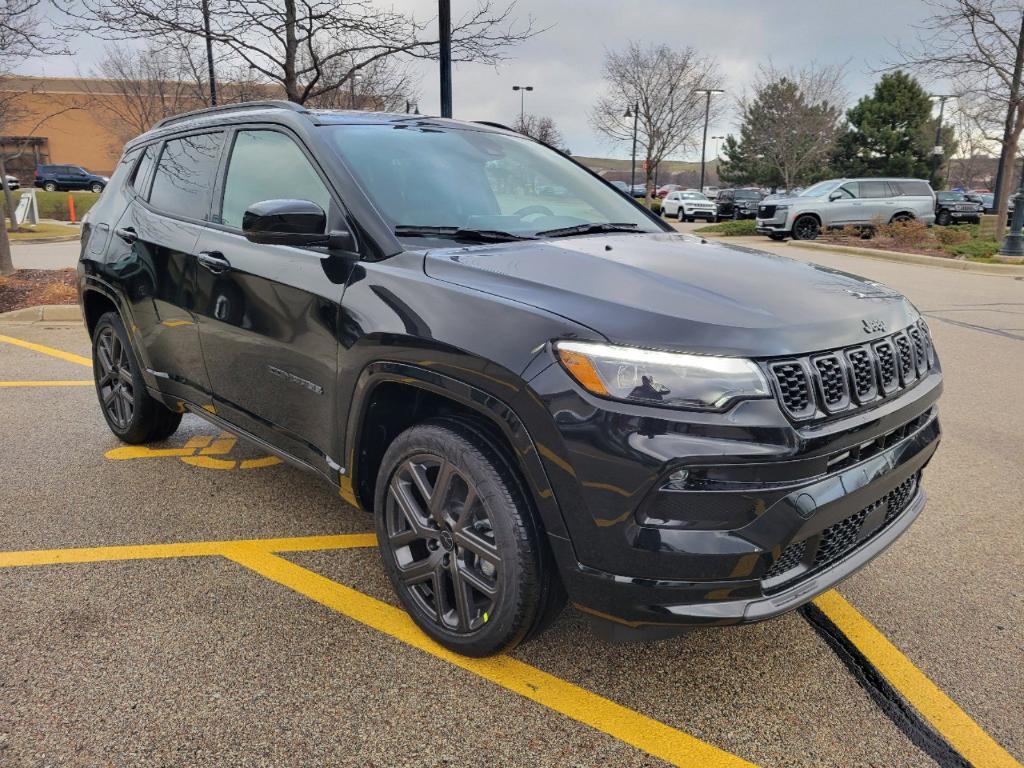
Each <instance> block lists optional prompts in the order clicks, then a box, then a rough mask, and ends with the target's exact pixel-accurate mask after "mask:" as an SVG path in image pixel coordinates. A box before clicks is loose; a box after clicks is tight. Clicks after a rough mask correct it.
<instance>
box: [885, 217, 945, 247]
mask: <svg viewBox="0 0 1024 768" xmlns="http://www.w3.org/2000/svg"><path fill="white" fill-rule="evenodd" d="M875 231H876V232H877V233H878V236H879V237H882V238H885V239H887V240H891V241H892V242H893V245H895V246H896V247H898V248H928V247H932V246H934V243H935V241H934V238H933V237H932V233H931V231H930V230H929V229H928V227H926V226H925V225H924V224H922V223H921V222H920V221H918V220H917V219H911V220H910V221H896V222H893V223H892V224H880V225H878V226H877V227H876V230H875Z"/></svg>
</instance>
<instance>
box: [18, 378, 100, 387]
mask: <svg viewBox="0 0 1024 768" xmlns="http://www.w3.org/2000/svg"><path fill="white" fill-rule="evenodd" d="M93 383H94V382H93V380H92V379H80V380H79V379H76V380H70V379H63V380H59V379H53V380H47V381H0V387H91V386H93Z"/></svg>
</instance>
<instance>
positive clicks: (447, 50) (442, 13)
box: [437, 0, 452, 117]
mask: <svg viewBox="0 0 1024 768" xmlns="http://www.w3.org/2000/svg"><path fill="white" fill-rule="evenodd" d="M437 25H438V28H439V32H440V35H439V37H440V42H441V45H440V50H439V51H438V57H439V59H440V62H441V117H451V116H452V3H451V0H437Z"/></svg>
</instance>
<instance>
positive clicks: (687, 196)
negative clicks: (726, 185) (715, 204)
mask: <svg viewBox="0 0 1024 768" xmlns="http://www.w3.org/2000/svg"><path fill="white" fill-rule="evenodd" d="M679 194H680V195H681V196H682V198H683V200H707V198H706V197H704V195H702V194H701V193H700V192H680V193H679Z"/></svg>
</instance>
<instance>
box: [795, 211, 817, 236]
mask: <svg viewBox="0 0 1024 768" xmlns="http://www.w3.org/2000/svg"><path fill="white" fill-rule="evenodd" d="M820 232H821V225H820V224H819V223H818V220H817V219H816V218H814V217H813V216H809V215H807V214H804V215H803V216H798V217H797V219H796V221H794V222H793V232H792V236H793V239H794V240H814V239H815V238H816V237H817V236H818V234H819V233H820Z"/></svg>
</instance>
